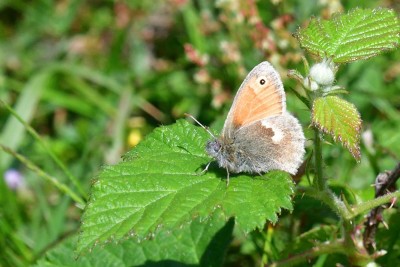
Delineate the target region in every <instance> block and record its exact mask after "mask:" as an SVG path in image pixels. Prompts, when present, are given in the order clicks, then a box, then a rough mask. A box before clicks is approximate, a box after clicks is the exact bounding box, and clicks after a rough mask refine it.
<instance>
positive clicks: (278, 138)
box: [261, 120, 285, 144]
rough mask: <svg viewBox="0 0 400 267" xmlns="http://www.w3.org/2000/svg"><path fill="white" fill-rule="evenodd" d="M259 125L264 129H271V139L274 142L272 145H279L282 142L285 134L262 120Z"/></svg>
mask: <svg viewBox="0 0 400 267" xmlns="http://www.w3.org/2000/svg"><path fill="white" fill-rule="evenodd" d="M261 125H262V126H264V127H265V128H271V129H272V131H273V132H274V136H273V137H272V142H274V144H279V142H280V141H282V139H283V137H284V136H285V133H284V132H283V131H282V130H281V129H279V128H277V127H274V125H272V124H270V123H268V121H266V120H263V121H262V122H261Z"/></svg>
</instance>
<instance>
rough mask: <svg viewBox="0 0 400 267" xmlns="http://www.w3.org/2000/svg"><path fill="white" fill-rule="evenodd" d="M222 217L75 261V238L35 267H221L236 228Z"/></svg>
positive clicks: (97, 251) (124, 243)
mask: <svg viewBox="0 0 400 267" xmlns="http://www.w3.org/2000/svg"><path fill="white" fill-rule="evenodd" d="M223 217H224V215H223V214H222V212H215V214H213V216H212V217H211V219H210V220H209V221H208V222H207V223H204V222H200V220H199V219H197V220H195V221H194V222H192V223H191V224H186V225H184V227H183V229H178V230H175V231H172V232H167V231H160V232H159V233H158V235H157V236H156V237H155V238H154V239H153V240H146V241H143V242H141V243H138V242H136V241H135V240H132V239H128V240H124V241H122V242H120V243H118V244H110V245H108V246H105V247H100V246H98V247H95V248H94V249H93V251H92V253H87V254H84V255H81V256H80V257H79V258H78V259H75V257H74V247H75V245H76V242H77V239H78V238H76V237H72V238H69V239H67V240H65V241H64V242H63V243H61V244H60V245H58V246H57V247H55V248H54V249H52V250H50V251H48V252H47V253H46V254H45V255H44V257H43V258H42V259H40V260H39V261H38V262H37V263H36V266H77V267H81V266H82V267H83V266H87V267H90V266H138V265H144V266H189V265H190V266H221V265H222V262H223V259H224V257H223V255H224V253H225V252H226V250H227V248H228V246H229V244H230V241H231V239H232V232H233V226H234V222H233V220H229V221H228V222H226V221H225V220H224V219H223ZM211 225H212V226H211Z"/></svg>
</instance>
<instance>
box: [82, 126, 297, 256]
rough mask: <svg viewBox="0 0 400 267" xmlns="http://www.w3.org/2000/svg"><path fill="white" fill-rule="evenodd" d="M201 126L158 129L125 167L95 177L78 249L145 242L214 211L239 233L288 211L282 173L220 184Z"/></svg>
mask: <svg viewBox="0 0 400 267" xmlns="http://www.w3.org/2000/svg"><path fill="white" fill-rule="evenodd" d="M208 139H209V135H208V133H206V132H205V131H204V130H203V129H201V128H200V127H195V126H192V125H190V124H189V123H187V122H186V121H184V120H180V121H178V122H177V123H176V124H174V125H170V126H164V127H160V128H158V129H156V130H155V131H154V132H153V133H152V134H150V135H149V136H148V137H147V138H146V139H145V140H144V141H143V142H142V143H140V144H139V145H138V146H137V147H136V148H135V149H133V150H132V151H131V152H129V153H128V154H127V155H126V156H125V157H124V161H123V162H121V163H119V164H117V165H115V166H108V167H105V168H104V169H103V171H102V172H101V173H100V174H99V175H98V177H97V180H96V181H95V182H94V184H93V186H92V190H91V198H90V200H89V203H88V204H87V206H86V209H85V212H84V215H83V222H82V225H81V235H80V238H79V242H78V251H79V252H82V251H84V250H87V249H90V248H91V247H93V246H94V245H95V244H98V243H104V242H106V241H111V240H120V239H122V238H124V237H126V236H132V237H136V238H137V239H139V240H141V239H145V238H148V237H151V236H153V235H154V234H157V231H158V230H159V229H161V228H162V229H167V230H173V229H176V228H178V227H180V226H181V225H182V224H184V223H188V222H191V221H192V220H193V219H194V218H196V217H199V218H202V219H206V218H207V217H209V216H210V215H211V214H212V213H213V212H215V210H216V209H221V210H222V211H223V213H224V215H225V217H226V218H228V217H235V221H236V224H237V225H238V226H239V227H240V228H241V229H242V230H243V231H245V232H249V231H251V230H253V229H255V228H262V227H263V226H264V224H265V222H266V220H269V221H271V222H276V221H277V220H278V217H277V215H276V213H278V212H280V211H281V208H286V209H289V210H291V209H292V203H291V198H290V195H291V194H292V193H293V182H292V180H291V178H290V175H288V174H287V173H285V172H282V171H273V172H270V173H268V174H266V175H264V176H256V177H252V176H248V175H235V176H232V177H231V179H230V184H229V186H227V185H226V172H225V170H224V169H219V168H216V167H211V168H210V169H209V170H208V172H206V173H205V174H203V175H198V174H197V173H198V172H199V171H201V170H202V169H203V168H204V167H205V165H206V164H207V163H208V162H209V161H210V160H211V159H210V158H209V156H207V155H206V154H205V150H204V146H205V143H206V141H207V140H208Z"/></svg>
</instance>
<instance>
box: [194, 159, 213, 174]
mask: <svg viewBox="0 0 400 267" xmlns="http://www.w3.org/2000/svg"><path fill="white" fill-rule="evenodd" d="M211 162H212V161H210V162H209V163H207V166H206V167H205V168H204V169H203V170H202V171H201V172H200V173H198V174H197V175H198V176H200V175H203V174H205V173H206V172H207V171H208V167H210V164H211Z"/></svg>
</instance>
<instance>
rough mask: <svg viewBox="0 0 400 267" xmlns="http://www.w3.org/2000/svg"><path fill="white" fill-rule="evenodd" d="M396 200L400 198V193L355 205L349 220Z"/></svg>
mask: <svg viewBox="0 0 400 267" xmlns="http://www.w3.org/2000/svg"><path fill="white" fill-rule="evenodd" d="M394 198H400V191H396V192H393V193H389V194H386V195H383V196H381V197H378V198H375V199H372V200H369V201H366V202H363V203H360V204H358V205H354V206H353V207H352V209H351V211H352V212H351V215H350V217H349V218H353V217H355V216H357V215H359V214H362V213H364V212H366V211H369V210H371V209H373V208H376V207H379V206H380V205H383V204H386V203H388V202H390V200H392V199H394Z"/></svg>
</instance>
